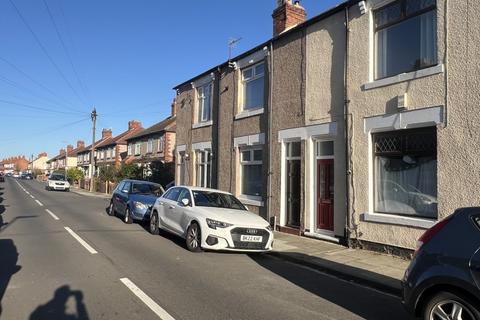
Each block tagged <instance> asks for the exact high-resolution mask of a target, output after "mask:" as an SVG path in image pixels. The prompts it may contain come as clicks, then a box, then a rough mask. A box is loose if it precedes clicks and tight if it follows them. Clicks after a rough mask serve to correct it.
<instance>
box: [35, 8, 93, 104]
mask: <svg viewBox="0 0 480 320" xmlns="http://www.w3.org/2000/svg"><path fill="white" fill-rule="evenodd" d="M43 4H44V5H45V8H47V12H48V16H49V17H50V20H51V21H52V24H53V27H54V28H55V32H56V33H57V36H58V39H59V40H60V44H61V45H62V48H63V50H64V51H65V54H66V56H67V58H68V61H69V62H70V66H71V67H72V70H73V73H74V74H75V77H76V78H77V81H78V84H79V86H80V89H81V90H82V93H83V95H84V96H85V97H86V98H87V99H88V95H87V93H86V91H87V90H86V86H85V84H84V83H83V82H82V79H80V77H79V75H78V72H77V69H76V68H75V65H74V64H73V60H72V57H71V56H70V52H69V51H68V49H67V46H66V45H65V42H64V41H63V38H62V35H61V34H60V31H59V30H58V26H57V23H56V22H55V19H54V17H53V15H52V11H51V10H50V7H49V6H48V3H47V1H46V0H43Z"/></svg>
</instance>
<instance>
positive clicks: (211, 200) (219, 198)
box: [192, 190, 247, 210]
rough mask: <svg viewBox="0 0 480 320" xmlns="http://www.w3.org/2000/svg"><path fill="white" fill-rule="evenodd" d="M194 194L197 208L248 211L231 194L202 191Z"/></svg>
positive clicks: (196, 191) (195, 191)
mask: <svg viewBox="0 0 480 320" xmlns="http://www.w3.org/2000/svg"><path fill="white" fill-rule="evenodd" d="M192 193H193V199H194V201H195V205H196V206H197V207H214V208H226V209H236V210H247V208H245V206H244V205H243V204H242V203H241V202H240V201H239V200H238V199H237V198H235V197H234V196H232V195H231V194H226V193H220V192H212V191H200V190H193V191H192Z"/></svg>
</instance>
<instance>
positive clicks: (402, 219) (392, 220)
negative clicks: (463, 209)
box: [362, 212, 437, 229]
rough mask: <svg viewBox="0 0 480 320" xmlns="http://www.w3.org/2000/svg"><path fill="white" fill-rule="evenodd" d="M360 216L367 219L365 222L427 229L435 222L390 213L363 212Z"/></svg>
mask: <svg viewBox="0 0 480 320" xmlns="http://www.w3.org/2000/svg"><path fill="white" fill-rule="evenodd" d="M362 218H363V221H367V222H378V223H385V224H394V225H399V226H406V227H415V228H422V229H429V228H431V227H432V226H433V225H434V224H435V223H437V221H436V220H432V219H426V218H414V217H406V216H396V215H392V214H382V213H370V212H365V213H363V214H362Z"/></svg>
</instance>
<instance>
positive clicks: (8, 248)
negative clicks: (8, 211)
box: [0, 216, 21, 318]
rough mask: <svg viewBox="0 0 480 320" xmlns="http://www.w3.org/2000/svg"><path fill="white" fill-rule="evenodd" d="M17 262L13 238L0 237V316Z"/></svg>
mask: <svg viewBox="0 0 480 320" xmlns="http://www.w3.org/2000/svg"><path fill="white" fill-rule="evenodd" d="M0 217H1V216H0ZM17 262H18V252H17V247H16V246H15V244H14V243H13V240H12V239H0V318H1V316H2V299H3V295H4V294H5V291H6V290H7V286H8V283H9V282H10V278H11V277H12V276H13V275H14V274H15V273H17V272H18V271H19V270H20V269H21V267H20V266H17Z"/></svg>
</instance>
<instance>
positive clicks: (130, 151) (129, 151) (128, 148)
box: [127, 144, 132, 156]
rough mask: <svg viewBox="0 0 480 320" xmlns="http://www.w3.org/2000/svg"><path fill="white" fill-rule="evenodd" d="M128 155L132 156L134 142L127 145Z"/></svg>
mask: <svg viewBox="0 0 480 320" xmlns="http://www.w3.org/2000/svg"><path fill="white" fill-rule="evenodd" d="M127 155H128V156H131V155H132V144H129V145H128V147H127Z"/></svg>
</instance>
